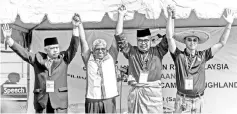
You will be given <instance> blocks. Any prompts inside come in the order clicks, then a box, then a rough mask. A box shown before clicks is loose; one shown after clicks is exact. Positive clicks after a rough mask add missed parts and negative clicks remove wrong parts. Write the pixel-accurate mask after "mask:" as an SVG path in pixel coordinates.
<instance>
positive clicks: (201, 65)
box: [171, 48, 213, 95]
mask: <svg viewBox="0 0 237 114" xmlns="http://www.w3.org/2000/svg"><path fill="white" fill-rule="evenodd" d="M171 57H172V59H173V61H174V64H175V70H176V71H175V72H176V85H177V89H178V91H179V92H181V93H184V94H188V95H196V94H201V93H202V92H204V90H205V64H206V62H207V61H208V60H210V59H211V58H213V56H212V52H211V48H209V49H206V50H203V51H196V53H195V56H193V57H192V56H191V55H190V54H189V53H187V50H186V49H185V50H184V51H180V50H179V49H178V48H176V50H175V52H174V53H171ZM193 61H194V63H193V65H191V64H192V62H193ZM190 66H191V68H190ZM187 77H192V78H193V90H185V85H184V83H185V78H187Z"/></svg>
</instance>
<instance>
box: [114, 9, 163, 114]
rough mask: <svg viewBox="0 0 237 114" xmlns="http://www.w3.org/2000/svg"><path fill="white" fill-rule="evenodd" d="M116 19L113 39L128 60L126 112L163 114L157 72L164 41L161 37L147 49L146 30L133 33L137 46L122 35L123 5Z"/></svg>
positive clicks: (160, 66) (147, 31)
mask: <svg viewBox="0 0 237 114" xmlns="http://www.w3.org/2000/svg"><path fill="white" fill-rule="evenodd" d="M118 12H119V16H118V22H117V27H116V34H115V38H116V40H117V42H118V46H119V47H120V48H121V51H122V52H123V54H124V56H125V58H127V59H128V63H129V65H128V69H129V71H128V72H129V73H128V74H129V77H128V84H129V85H131V86H132V87H131V89H130V91H129V95H128V112H129V113H163V98H162V87H161V69H162V59H163V56H164V55H165V54H166V53H167V52H168V42H167V39H166V38H163V39H162V40H161V42H160V43H159V44H157V45H156V46H155V47H151V33H150V30H149V29H142V30H137V46H132V45H131V44H130V43H128V42H127V41H126V37H125V35H124V34H123V33H122V32H123V19H124V16H125V13H126V8H125V6H121V7H120V8H119V9H118Z"/></svg>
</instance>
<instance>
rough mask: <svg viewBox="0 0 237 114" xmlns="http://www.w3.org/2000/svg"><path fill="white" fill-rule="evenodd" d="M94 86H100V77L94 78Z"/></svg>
mask: <svg viewBox="0 0 237 114" xmlns="http://www.w3.org/2000/svg"><path fill="white" fill-rule="evenodd" d="M94 86H95V87H100V86H101V79H100V78H96V79H95V80H94Z"/></svg>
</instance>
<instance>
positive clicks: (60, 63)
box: [2, 14, 80, 113]
mask: <svg viewBox="0 0 237 114" xmlns="http://www.w3.org/2000/svg"><path fill="white" fill-rule="evenodd" d="M72 23H73V32H72V38H71V42H70V45H69V47H68V49H67V50H66V51H61V52H60V49H59V43H58V40H57V38H56V37H50V38H45V40H44V48H45V52H46V53H43V52H37V53H32V52H28V51H27V50H26V49H24V48H23V47H22V46H20V45H19V44H17V43H16V42H14V40H13V39H12V38H11V34H12V29H11V28H9V25H7V24H5V25H3V27H2V30H3V34H4V37H5V40H6V42H7V44H8V45H9V46H10V47H11V49H12V50H13V51H14V52H15V53H16V54H18V55H19V56H20V57H21V58H22V59H23V60H24V61H26V62H28V63H29V64H31V65H32V66H33V68H34V71H35V83H34V91H33V92H34V108H35V111H36V113H43V112H44V110H45V109H46V113H67V108H68V88H67V70H68V65H69V64H70V62H71V61H72V59H73V58H74V56H75V54H76V52H77V48H78V45H79V30H78V26H79V25H80V20H79V15H78V14H75V15H74V16H73V19H72Z"/></svg>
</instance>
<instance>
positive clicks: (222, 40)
mask: <svg viewBox="0 0 237 114" xmlns="http://www.w3.org/2000/svg"><path fill="white" fill-rule="evenodd" d="M226 14H227V16H226V17H225V16H224V15H223V17H224V19H225V21H226V22H227V24H226V26H225V30H224V32H223V34H222V35H221V38H220V40H219V42H218V43H216V44H214V45H213V46H212V47H211V51H212V56H214V55H215V54H216V53H217V52H218V51H219V50H220V49H221V48H222V47H224V45H225V44H226V42H227V40H228V38H229V35H230V30H231V25H232V23H233V20H234V13H233V12H232V11H231V10H230V9H227V10H226Z"/></svg>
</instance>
